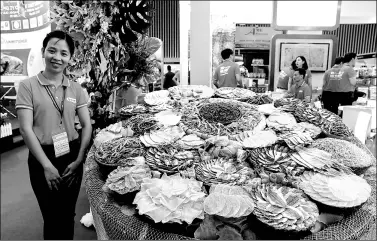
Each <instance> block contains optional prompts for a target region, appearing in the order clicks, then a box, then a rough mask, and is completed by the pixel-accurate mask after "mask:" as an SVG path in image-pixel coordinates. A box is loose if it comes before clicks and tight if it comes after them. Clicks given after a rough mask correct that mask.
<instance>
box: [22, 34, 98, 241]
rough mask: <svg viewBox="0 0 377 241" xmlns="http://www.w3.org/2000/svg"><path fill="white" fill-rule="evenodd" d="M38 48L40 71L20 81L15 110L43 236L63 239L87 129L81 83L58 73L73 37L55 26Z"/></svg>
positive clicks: (68, 234)
mask: <svg viewBox="0 0 377 241" xmlns="http://www.w3.org/2000/svg"><path fill="white" fill-rule="evenodd" d="M42 46H43V47H42V56H43V58H44V61H45V69H44V71H41V72H40V73H39V74H37V75H36V76H33V77H31V78H28V79H25V80H22V81H21V82H20V86H19V89H18V95H17V100H16V109H17V114H18V119H19V121H20V132H21V135H22V137H23V139H24V141H25V144H26V146H27V147H28V149H29V157H28V166H29V175H30V182H31V186H32V189H33V191H34V194H35V196H36V198H37V201H38V204H39V207H40V210H41V212H42V217H43V221H44V225H43V237H44V239H47V240H52V239H60V240H69V239H73V234H74V217H75V207H76V201H77V198H78V195H79V192H80V187H81V181H82V176H83V163H84V159H85V151H86V149H87V147H88V144H89V142H90V138H91V133H92V127H91V124H90V117H89V112H88V108H87V101H88V100H87V98H86V97H85V94H84V91H83V89H82V87H81V86H80V84H78V83H76V82H72V81H70V80H69V79H68V78H67V76H65V75H64V74H63V71H64V70H65V68H66V67H67V65H68V62H69V61H70V59H71V57H72V55H73V53H74V48H75V45H74V42H73V39H72V38H71V36H69V35H68V34H66V33H65V32H63V31H60V30H56V31H53V32H50V33H49V34H47V35H46V37H45V39H44V40H43V44H42ZM75 113H77V115H78V117H79V120H80V123H81V126H82V131H81V140H80V138H79V134H78V133H77V131H76V130H75V126H74V124H75V123H74V121H75Z"/></svg>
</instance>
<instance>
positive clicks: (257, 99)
mask: <svg viewBox="0 0 377 241" xmlns="http://www.w3.org/2000/svg"><path fill="white" fill-rule="evenodd" d="M246 102H247V103H249V104H252V105H264V104H271V103H272V102H273V99H272V98H271V97H269V96H268V95H266V94H256V95H255V96H253V97H251V98H250V99H248V100H247V101H246Z"/></svg>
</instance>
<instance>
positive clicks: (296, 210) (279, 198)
mask: <svg viewBox="0 0 377 241" xmlns="http://www.w3.org/2000/svg"><path fill="white" fill-rule="evenodd" d="M246 189H247V188H246ZM247 190H251V191H250V192H249V194H250V197H251V198H252V199H253V200H254V204H255V208H254V212H253V213H254V215H256V217H257V218H258V219H259V220H260V221H261V222H263V223H265V224H267V225H269V226H272V227H274V228H275V229H277V230H286V231H293V232H299V231H306V230H310V229H311V228H312V227H313V226H314V225H315V223H316V220H317V218H318V216H319V210H318V207H317V205H316V204H315V203H313V202H312V201H310V200H309V198H307V196H306V195H305V194H304V193H303V192H302V191H301V190H299V189H296V188H290V187H286V186H283V185H276V184H271V183H268V184H261V185H258V186H257V187H256V188H251V189H247Z"/></svg>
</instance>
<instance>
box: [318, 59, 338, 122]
mask: <svg viewBox="0 0 377 241" xmlns="http://www.w3.org/2000/svg"><path fill="white" fill-rule="evenodd" d="M342 66H343V57H337V58H336V59H335V64H334V66H333V67H332V68H331V69H329V70H327V71H326V72H325V74H324V76H323V85H322V96H321V100H322V102H323V108H325V109H326V110H328V111H331V112H333V113H334V114H336V115H337V114H338V107H339V104H340V96H339V95H338V89H339V88H338V86H339V84H340V80H341V78H342V72H341V68H342Z"/></svg>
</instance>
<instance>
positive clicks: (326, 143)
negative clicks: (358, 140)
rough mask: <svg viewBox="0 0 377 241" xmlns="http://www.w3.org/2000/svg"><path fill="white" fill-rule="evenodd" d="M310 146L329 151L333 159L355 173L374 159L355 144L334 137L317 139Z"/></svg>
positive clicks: (361, 171)
mask: <svg viewBox="0 0 377 241" xmlns="http://www.w3.org/2000/svg"><path fill="white" fill-rule="evenodd" d="M310 147H314V148H318V149H320V150H322V151H326V152H328V153H330V154H331V157H332V158H333V159H334V160H337V161H339V162H340V163H343V164H344V165H345V166H347V167H349V168H351V169H352V170H353V171H354V172H355V173H356V174H361V173H363V172H364V171H366V169H367V168H369V167H371V166H372V165H373V162H375V161H376V160H373V158H371V157H370V156H369V155H368V154H367V153H366V152H365V151H364V150H363V149H361V148H359V147H358V146H356V145H355V144H353V143H351V142H349V141H344V140H339V139H335V138H321V139H317V140H315V141H314V142H313V143H312V144H311V146H310Z"/></svg>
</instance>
